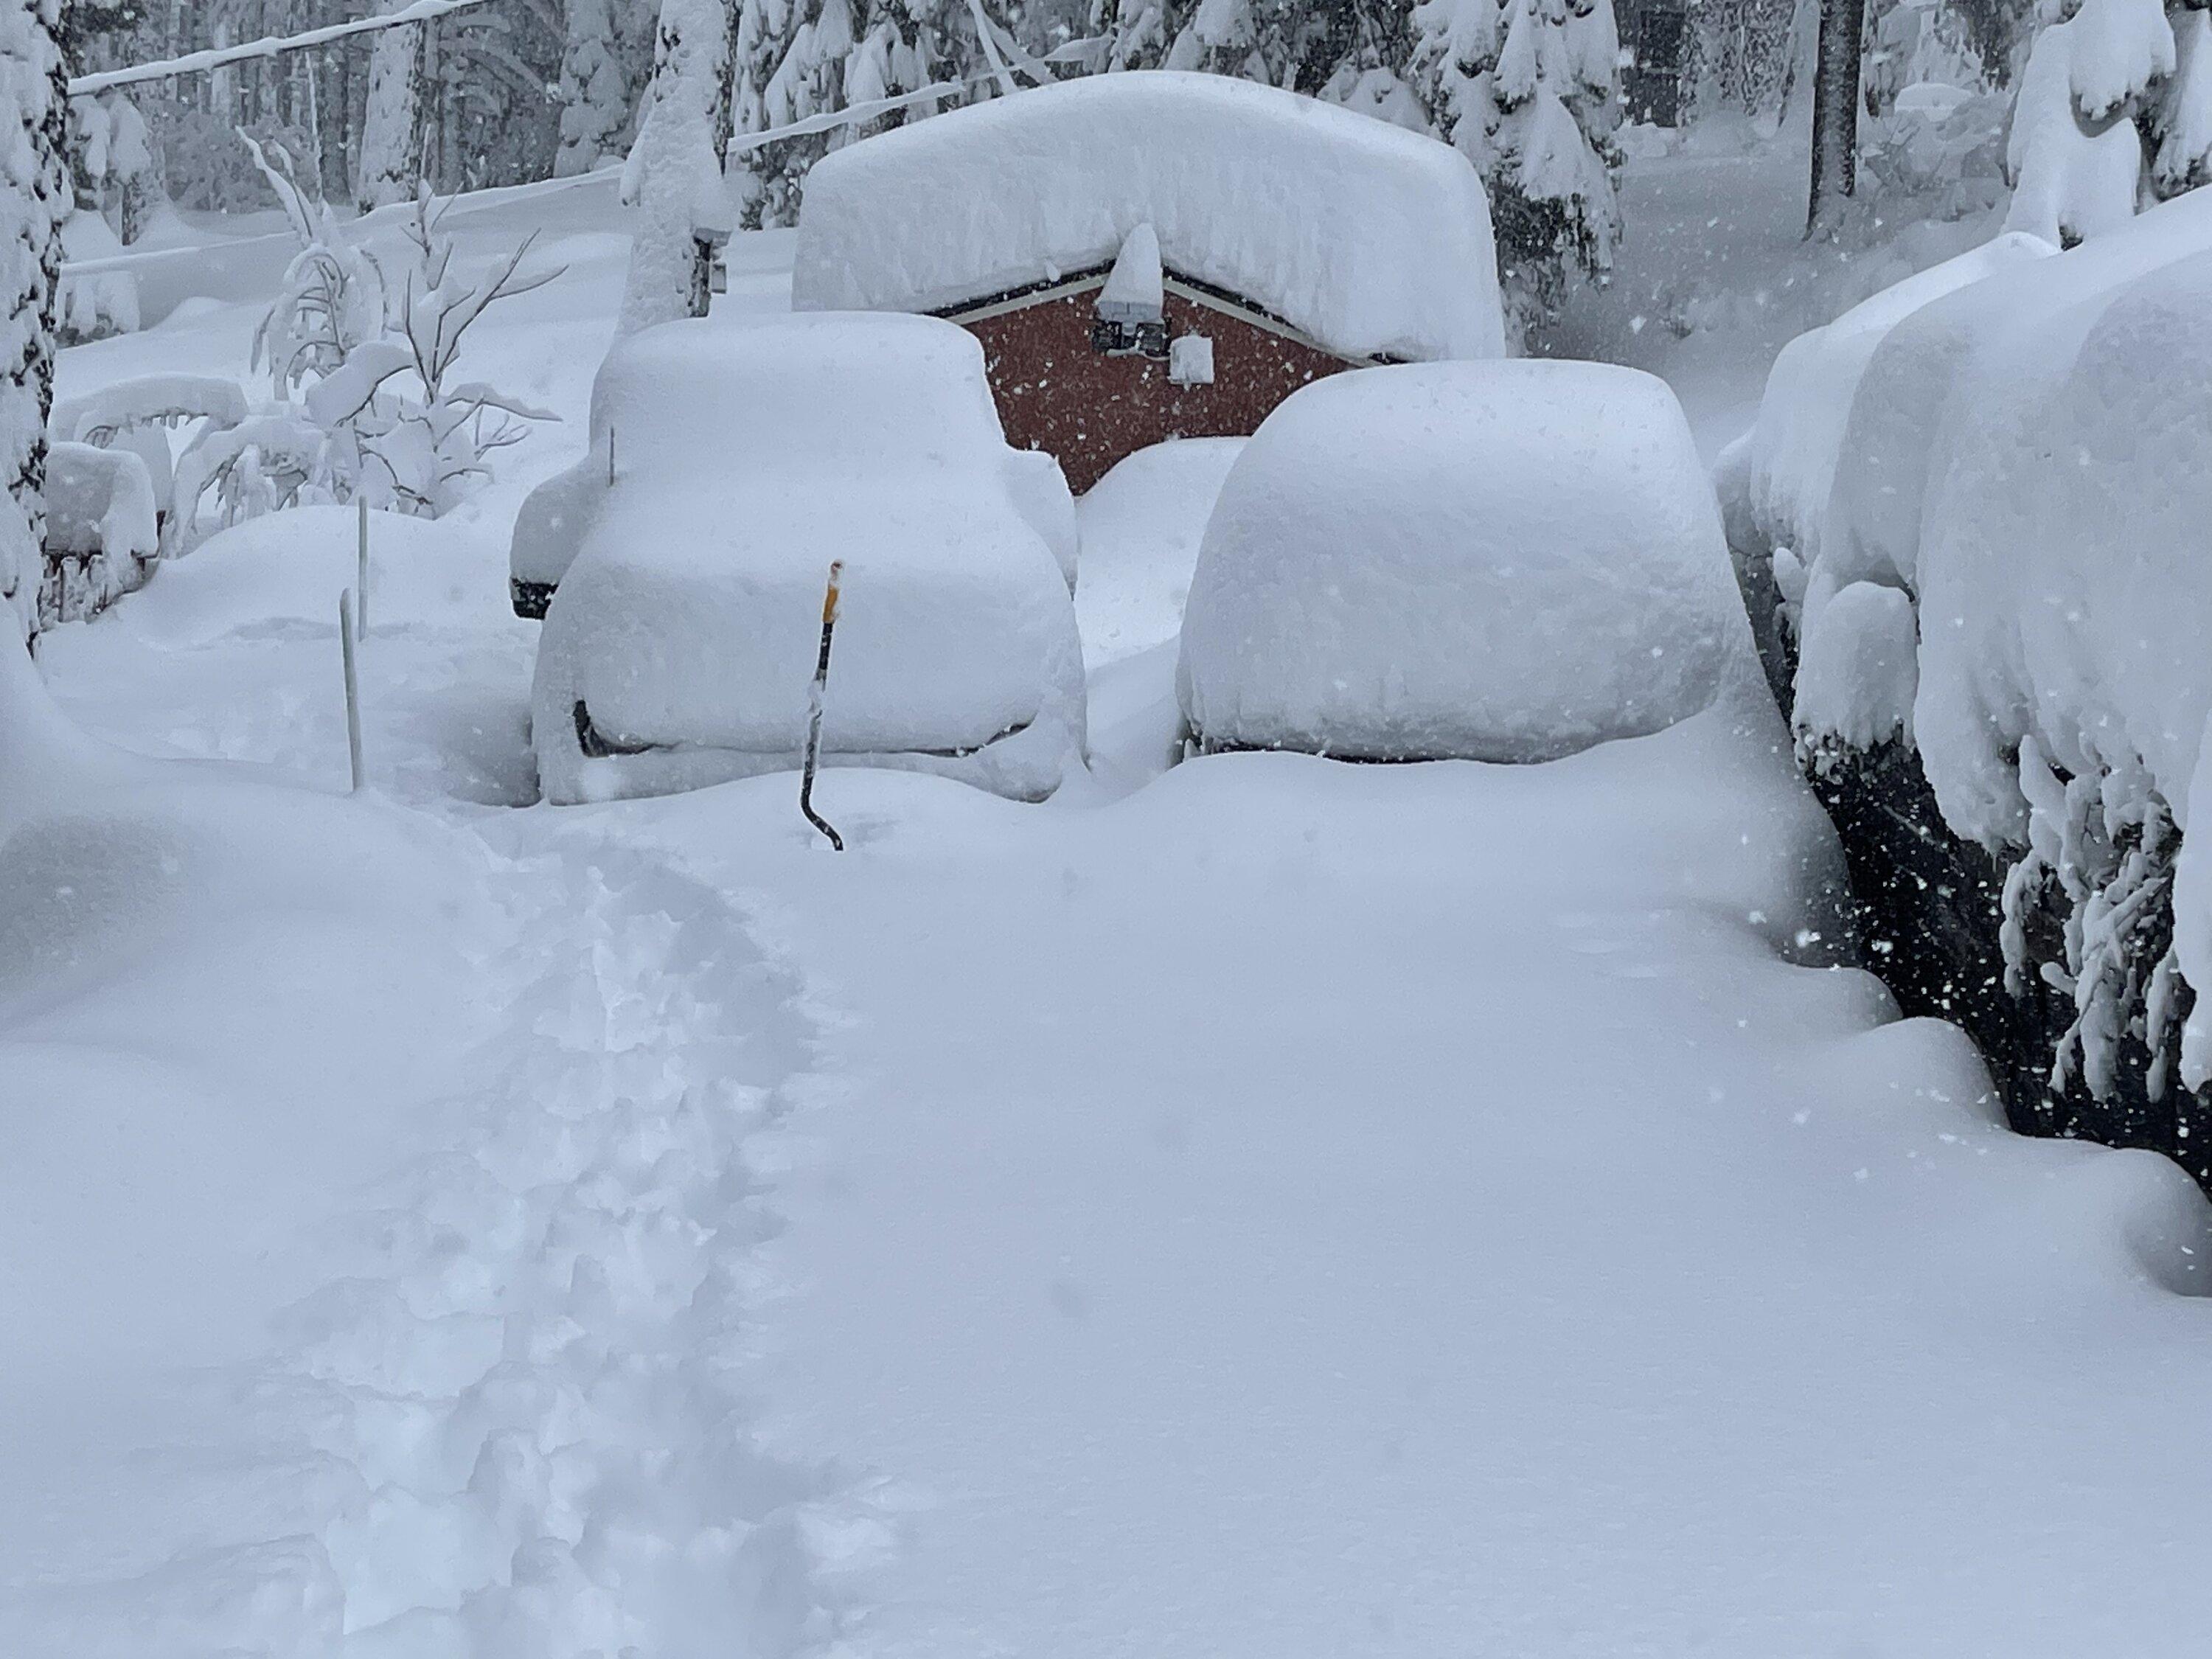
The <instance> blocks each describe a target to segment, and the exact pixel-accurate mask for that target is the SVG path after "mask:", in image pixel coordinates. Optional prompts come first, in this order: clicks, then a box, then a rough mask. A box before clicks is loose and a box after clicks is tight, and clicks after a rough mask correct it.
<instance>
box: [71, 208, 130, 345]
mask: <svg viewBox="0 0 2212 1659" xmlns="http://www.w3.org/2000/svg"><path fill="white" fill-rule="evenodd" d="M62 246H63V249H64V257H65V258H67V260H68V261H69V264H68V265H66V266H64V269H63V270H62V276H61V292H60V298H59V301H58V303H57V304H56V306H55V307H54V312H55V315H54V327H55V331H56V332H57V333H58V336H59V337H60V341H61V343H62V344H64V345H65V346H69V345H82V344H84V343H86V342H87V341H88V340H104V339H106V338H107V337H109V336H110V335H114V334H135V333H137V331H138V279H137V277H136V276H132V275H131V272H130V271H128V270H99V269H96V268H95V269H92V270H77V269H74V268H73V267H76V265H78V264H80V263H89V262H94V261H98V260H102V259H110V258H115V257H116V256H117V255H118V254H120V253H121V252H123V244H122V243H121V242H119V241H118V240H116V236H115V233H114V231H112V229H110V228H108V224H107V221H106V220H105V219H103V218H101V217H100V216H99V215H98V214H97V213H87V212H83V211H79V212H76V213H73V214H71V215H70V217H69V220H68V222H66V223H64V225H63V227H62Z"/></svg>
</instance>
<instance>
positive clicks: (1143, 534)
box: [1075, 438, 1245, 725]
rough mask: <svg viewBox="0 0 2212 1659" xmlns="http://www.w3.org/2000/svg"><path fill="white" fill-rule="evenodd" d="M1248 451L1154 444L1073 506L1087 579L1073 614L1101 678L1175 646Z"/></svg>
mask: <svg viewBox="0 0 2212 1659" xmlns="http://www.w3.org/2000/svg"><path fill="white" fill-rule="evenodd" d="M1244 444H1245V440H1243V439H1242V438H1178V439H1176V440H1175V441H1173V442H1170V443H1164V444H1154V445H1152V447H1150V448H1149V449H1140V450H1139V451H1138V452H1137V453H1135V454H1133V455H1132V456H1130V457H1128V458H1127V459H1126V460H1123V461H1122V462H1121V464H1120V465H1117V466H1115V468H1114V470H1113V471H1110V472H1109V473H1108V474H1107V475H1106V476H1105V477H1103V478H1101V479H1100V480H1099V481H1098V482H1097V483H1095V484H1093V485H1091V488H1090V489H1086V490H1085V491H1084V492H1083V499H1082V501H1079V502H1078V503H1077V504H1076V511H1077V513H1079V515H1080V516H1081V518H1082V520H1083V580H1082V581H1081V583H1080V584H1079V586H1077V588H1076V590H1075V614H1076V616H1077V617H1078V618H1079V620H1080V621H1081V623H1082V624H1083V650H1084V654H1085V658H1086V659H1088V660H1089V662H1090V663H1091V666H1092V667H1093V668H1094V669H1096V668H1097V667H1099V666H1101V665H1104V664H1106V663H1109V662H1112V661H1114V660H1115V659H1120V658H1123V657H1130V656H1134V655H1136V654H1138V653H1141V652H1146V651H1152V650H1155V649H1157V648H1158V647H1160V646H1162V645H1166V646H1169V647H1173V646H1174V644H1175V642H1176V635H1177V634H1178V633H1179V632H1180V631H1181V630H1182V605H1183V599H1184V597H1185V596H1186V595H1187V594H1188V592H1190V576H1191V572H1192V571H1193V570H1194V569H1195V568H1197V565H1198V546H1199V543H1200V540H1201V539H1202V538H1204V536H1205V533H1206V520H1207V518H1208V517H1209V516H1211V515H1212V512H1213V504H1214V502H1215V501H1217V500H1218V499H1219V497H1220V495H1221V485H1222V482H1223V481H1224V480H1225V478H1227V477H1228V476H1229V469H1230V468H1231V466H1233V465H1236V461H1237V456H1238V454H1240V453H1242V452H1243V448H1244ZM1169 678H1170V679H1172V678H1174V677H1173V674H1172V672H1170V675H1169ZM1094 690H1095V687H1094ZM1094 725H1095V722H1094Z"/></svg>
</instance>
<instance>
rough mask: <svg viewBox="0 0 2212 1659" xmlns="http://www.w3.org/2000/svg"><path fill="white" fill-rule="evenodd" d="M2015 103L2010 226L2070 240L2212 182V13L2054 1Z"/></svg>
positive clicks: (2176, 6) (2116, 1)
mask: <svg viewBox="0 0 2212 1659" xmlns="http://www.w3.org/2000/svg"><path fill="white" fill-rule="evenodd" d="M2042 15H2043V16H2044V18H2045V23H2044V27H2043V29H2042V32H2041V33H2039V34H2038V35H2037V36H2036V39H2035V45H2034V46H2033V48H2032V49H2031V50H2030V52H2029V53H2028V60H2027V69H2026V70H2024V71H2023V72H2022V73H2021V77H2020V89H2019V91H2018V92H2017V94H2015V100H2014V105H2013V126H2012V136H2011V138H2010V141H2009V143H2008V146H2007V151H2006V165H2007V167H2008V169H2009V170H2010V171H2011V173H2012V174H2013V179H2014V191H2013V201H2012V208H2011V210H2010V213H2009V215H2008V218H2007V220H2006V225H2007V228H2008V229H2013V230H2029V231H2033V232H2035V233H2036V234H2039V235H2041V236H2043V237H2045V238H2046V239H2048V240H2051V241H2058V242H2066V243H2072V242H2076V241H2079V240H2081V239H2083V238H2084V237H2088V236H2093V235H2096V234H2098V233H2099V232H2100V231H2103V230H2107V229H2110V228H2112V226H2114V225H2117V224H2120V223H2124V222H2125V221H2127V220H2128V219H2129V218H2130V217H2132V216H2134V214H2135V211H2136V206H2137V204H2139V203H2140V202H2141V201H2142V199H2143V197H2145V196H2146V195H2148V196H2149V197H2154V198H2157V199H2161V200H2162V199H2164V198H2166V197H2172V196H2178V195H2179V194H2181V192H2182V191H2188V190H2194V189H2196V188H2197V186H2198V185H2202V184H2204V183H2206V182H2207V181H2208V179H2212V15H2207V14H2206V13H2205V12H2203V11H2202V10H2200V9H2197V8H2196V7H2195V6H2192V5H2188V4H2185V3H2181V0H2175V3H2173V4H2172V5H2171V6H2166V5H2161V4H2160V0H2045V7H2044V9H2043V14H2042Z"/></svg>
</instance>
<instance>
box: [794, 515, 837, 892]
mask: <svg viewBox="0 0 2212 1659" xmlns="http://www.w3.org/2000/svg"><path fill="white" fill-rule="evenodd" d="M844 576H845V562H844V560H842V559H832V560H831V561H830V562H829V586H827V587H825V588H823V591H822V650H821V653H820V654H819V655H817V657H816V658H815V659H814V684H813V686H812V688H811V690H809V691H808V692H807V694H806V755H805V760H804V762H803V763H801V765H800V768H799V811H800V812H802V813H804V814H805V817H806V821H807V822H808V823H811V824H812V825H813V826H814V827H815V828H816V829H819V830H820V831H821V832H822V833H823V835H824V836H828V837H829V845H830V846H831V847H832V848H836V850H837V851H838V852H840V853H842V852H843V851H844V850H845V838H844V837H843V836H841V835H839V834H838V833H837V831H836V829H834V828H832V827H831V825H830V823H829V820H828V819H827V818H824V817H823V816H822V815H821V814H820V813H818V812H817V811H815V810H814V768H815V765H816V763H817V762H818V761H819V760H820V759H821V757H822V698H823V693H824V692H825V691H826V690H828V689H829V638H830V635H832V634H834V633H836V629H837V599H838V586H839V584H840V583H841V582H842V581H843V580H844Z"/></svg>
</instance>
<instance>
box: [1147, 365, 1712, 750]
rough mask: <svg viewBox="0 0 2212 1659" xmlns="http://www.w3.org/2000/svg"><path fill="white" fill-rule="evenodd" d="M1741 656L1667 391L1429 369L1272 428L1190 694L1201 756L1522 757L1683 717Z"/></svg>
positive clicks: (1241, 500)
mask: <svg viewBox="0 0 2212 1659" xmlns="http://www.w3.org/2000/svg"><path fill="white" fill-rule="evenodd" d="M1749 640H1750V635H1749V631H1748V629H1747V625H1746V623H1745V621H1744V616H1743V610H1742V605H1741V601H1740V600H1739V599H1738V598H1737V596H1736V591H1735V581H1734V579H1733V577H1732V575H1731V574H1730V571H1729V564H1728V554H1727V550H1726V548H1725V546H1724V545H1723V541H1722V537H1721V526H1720V515H1719V513H1718V512H1717V509H1716V508H1715V507H1714V504H1713V497H1712V490H1711V487H1710V486H1709V485H1708V484H1707V483H1706V481H1705V471H1704V469H1703V468H1702V467H1701V466H1700V465H1699V461H1698V455H1697V449H1696V446H1695V444H1694V443H1693V442H1692V439H1691V436H1690V431H1689V428H1688V426H1687V424H1686V422H1684V420H1683V418H1682V413H1681V410H1680V407H1679V406H1678V405H1677V404H1676V403H1675V401H1674V393H1673V392H1669V391H1668V389H1667V387H1666V386H1665V385H1664V384H1663V383H1662V382H1661V381H1659V380H1655V379H1653V378H1652V377H1650V375H1647V374H1639V373H1638V372H1637V371H1635V370H1633V369H1624V368H1611V367H1608V366H1606V365H1601V364H1595V363H1563V362H1497V363H1480V364H1472V363H1455V364H1443V363H1435V364H1422V365H1414V366H1408V367H1405V368H1379V369H1368V370H1364V371H1361V372H1359V373H1357V374H1342V375H1335V376H1332V377H1331V378H1330V379H1328V380H1322V381H1317V382H1316V383H1315V384H1314V385H1312V386H1308V387H1306V388H1304V390H1302V391H1300V392H1297V394H1295V395H1294V396H1292V397H1291V398H1290V399H1289V400H1288V401H1286V402H1285V404H1283V405H1282V406H1281V408H1279V409H1278V410H1276V411H1275V413H1274V414H1273V415H1271V416H1268V418H1267V422H1265V423H1264V424H1263V425H1262V426H1261V428H1260V430H1259V432H1258V434H1257V435H1255V437H1254V438H1253V439H1252V441H1251V442H1250V444H1249V446H1247V447H1246V448H1245V450H1244V453H1243V455H1241V456H1240V457H1239V458H1238V459H1237V465H1235V466H1234V467H1233V468H1232V469H1231V471H1230V474H1229V479H1228V482H1227V483H1226V484H1225V485H1224V487H1223V489H1222V492H1221V499H1220V501H1219V502H1218V505H1217V506H1216V507H1215V508H1214V512H1213V517H1212V521H1211V522H1210V523H1209V524H1208V525H1207V526H1206V540H1205V544H1204V545H1203V546H1202V548H1201V549H1200V553H1199V560H1198V570H1197V574H1196V575H1195V577H1194V580H1193V581H1192V583H1191V588H1190V598H1189V602H1188V605H1187V607H1186V608H1185V611H1184V613H1183V634H1182V663H1181V665H1180V669H1179V672H1178V681H1179V691H1180V695H1181V697H1182V707H1183V712H1184V714H1186V715H1187V716H1188V719H1189V720H1190V722H1191V724H1192V726H1194V728H1196V729H1197V730H1198V731H1199V732H1200V733H1201V734H1202V735H1203V736H1204V737H1205V738H1206V740H1207V741H1208V742H1209V743H1212V744H1235V745H1243V746H1250V747H1256V748H1276V747H1280V748H1292V749H1306V750H1322V751H1325V752H1328V753H1332V754H1342V755H1350V756H1358V757H1371V758H1414V757H1438V756H1459V757H1468V758H1473V759H1481V760H1504V761H1533V760H1544V759H1548V758H1551V757H1555V756H1559V755H1563V754H1568V753H1571V752H1572V751H1573V750H1577V749H1583V748H1587V747H1588V746H1589V745H1590V744H1594V743H1600V742H1602V741H1604V740H1606V739H1607V738H1619V737H1628V736H1633V735H1637V734H1639V733H1643V732H1656V731H1657V730H1659V729H1660V728H1661V727H1662V726H1669V725H1672V724H1673V723H1674V722H1675V721H1676V720H1680V719H1682V718H1683V717H1684V716H1686V715H1687V714H1694V713H1696V712H1697V711H1698V710H1699V709H1700V708H1705V706H1706V705H1707V704H1708V703H1710V702H1711V700H1712V697H1713V694H1714V691H1715V690H1716V688H1717V685H1718V684H1719V683H1720V679H1721V675H1722V671H1723V666H1724V665H1725V664H1726V662H1727V659H1728V658H1729V654H1730V653H1731V652H1735V651H1739V650H1742V651H1747V650H1748V649H1749Z"/></svg>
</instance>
